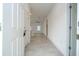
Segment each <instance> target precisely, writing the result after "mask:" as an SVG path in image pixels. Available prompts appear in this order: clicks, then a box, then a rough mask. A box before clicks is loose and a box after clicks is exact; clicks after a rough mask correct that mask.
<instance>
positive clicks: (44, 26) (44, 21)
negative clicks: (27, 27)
mask: <svg viewBox="0 0 79 59" xmlns="http://www.w3.org/2000/svg"><path fill="white" fill-rule="evenodd" d="M42 28H43V34H44V35H46V19H44V20H43V27H42Z"/></svg>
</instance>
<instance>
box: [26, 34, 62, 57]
mask: <svg viewBox="0 0 79 59" xmlns="http://www.w3.org/2000/svg"><path fill="white" fill-rule="evenodd" d="M25 55H26V56H63V55H62V54H61V53H60V52H59V51H58V49H57V48H56V47H55V46H54V45H53V44H52V43H51V42H50V41H49V40H48V39H46V37H45V36H44V35H43V34H35V36H33V37H32V38H31V42H30V44H28V45H27V47H26V48H25Z"/></svg>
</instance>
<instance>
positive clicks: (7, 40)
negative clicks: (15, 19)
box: [3, 3, 13, 56]
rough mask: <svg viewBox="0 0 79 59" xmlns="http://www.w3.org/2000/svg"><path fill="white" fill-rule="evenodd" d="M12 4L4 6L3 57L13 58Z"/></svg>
mask: <svg viewBox="0 0 79 59" xmlns="http://www.w3.org/2000/svg"><path fill="white" fill-rule="evenodd" d="M12 35H13V33H12V4H8V3H5V4H3V55H4V56H12V55H13V53H12V50H13V49H12V41H13V39H12V38H13V37H12Z"/></svg>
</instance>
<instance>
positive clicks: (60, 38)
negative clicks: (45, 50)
mask: <svg viewBox="0 0 79 59" xmlns="http://www.w3.org/2000/svg"><path fill="white" fill-rule="evenodd" d="M67 15H68V14H67V4H59V3H58V4H55V5H54V7H53V8H52V10H51V12H50V13H49V15H48V17H47V19H48V38H49V39H50V40H51V41H52V42H53V43H54V45H55V46H56V47H57V48H58V49H59V50H60V51H61V52H62V54H63V55H67V54H68V51H67V49H68V46H67V44H68V43H67V42H68V20H69V19H68V20H67Z"/></svg>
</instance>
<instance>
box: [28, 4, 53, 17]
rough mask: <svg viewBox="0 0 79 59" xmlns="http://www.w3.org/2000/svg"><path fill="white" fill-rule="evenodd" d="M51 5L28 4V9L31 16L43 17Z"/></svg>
mask: <svg viewBox="0 0 79 59" xmlns="http://www.w3.org/2000/svg"><path fill="white" fill-rule="evenodd" d="M53 5H54V4H53V3H30V4H29V6H30V9H31V13H32V15H33V16H37V17H45V16H47V15H48V13H49V11H50V10H51V9H52V6H53Z"/></svg>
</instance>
